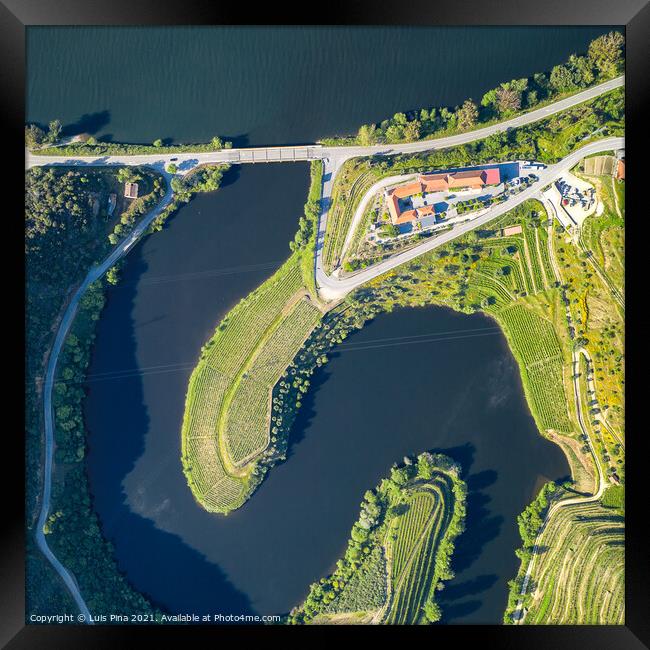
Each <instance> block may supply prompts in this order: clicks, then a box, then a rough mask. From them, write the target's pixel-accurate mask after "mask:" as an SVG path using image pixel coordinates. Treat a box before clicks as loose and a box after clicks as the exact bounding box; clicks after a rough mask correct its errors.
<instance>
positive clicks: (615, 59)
mask: <svg viewBox="0 0 650 650" xmlns="http://www.w3.org/2000/svg"><path fill="white" fill-rule="evenodd" d="M624 43H625V39H624V38H623V35H622V34H621V33H620V32H609V34H603V35H602V36H599V37H598V38H597V39H595V40H593V41H592V42H591V43H590V45H589V52H588V57H589V60H590V61H591V63H592V64H593V65H594V66H595V67H596V69H597V70H598V71H599V72H600V74H601V75H602V76H604V77H613V76H614V75H615V74H616V73H617V72H619V70H621V69H622V67H623V45H624Z"/></svg>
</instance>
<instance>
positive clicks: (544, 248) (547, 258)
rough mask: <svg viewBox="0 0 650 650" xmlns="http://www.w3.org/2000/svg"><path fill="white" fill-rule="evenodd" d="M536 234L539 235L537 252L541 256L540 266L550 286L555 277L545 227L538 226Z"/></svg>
mask: <svg viewBox="0 0 650 650" xmlns="http://www.w3.org/2000/svg"><path fill="white" fill-rule="evenodd" d="M537 236H538V237H539V252H540V255H541V258H542V267H543V269H544V276H545V277H546V283H547V285H548V286H549V287H552V286H554V284H555V280H556V278H555V271H554V270H553V264H552V262H551V253H550V251H549V249H548V232H547V230H546V229H545V228H539V229H538V230H537Z"/></svg>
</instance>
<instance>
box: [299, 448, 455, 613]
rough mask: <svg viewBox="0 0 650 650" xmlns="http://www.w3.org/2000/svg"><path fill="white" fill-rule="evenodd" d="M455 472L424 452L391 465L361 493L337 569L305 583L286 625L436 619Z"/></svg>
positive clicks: (447, 568) (451, 535) (449, 542)
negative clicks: (305, 588) (306, 586)
mask: <svg viewBox="0 0 650 650" xmlns="http://www.w3.org/2000/svg"><path fill="white" fill-rule="evenodd" d="M460 474H461V469H460V467H459V466H458V465H457V464H455V463H454V462H453V460H452V459H450V458H448V457H446V456H443V455H442V454H430V453H428V452H424V453H422V454H420V455H419V456H418V457H417V458H405V459H404V464H403V465H400V466H397V465H395V466H394V467H393V468H392V469H391V473H390V477H389V478H385V479H384V480H383V481H382V482H381V483H380V484H379V485H378V486H377V487H376V488H375V489H374V490H368V491H366V493H365V494H364V499H363V501H362V503H361V513H360V515H359V519H358V520H357V521H356V522H355V524H354V525H353V526H352V532H351V534H350V540H349V541H348V545H347V548H346V550H345V554H344V556H343V557H342V558H341V559H340V560H338V561H337V570H336V571H335V572H334V573H333V574H332V575H331V576H328V577H327V578H324V579H321V580H320V581H319V582H317V583H315V584H313V585H312V586H311V588H310V590H309V594H308V595H307V598H306V599H305V602H304V603H302V604H301V605H300V606H298V607H296V608H295V609H294V610H293V611H292V612H291V614H290V616H289V619H288V622H289V623H290V624H292V625H297V624H304V623H312V624H315V625H323V624H336V625H340V624H360V623H381V622H385V623H388V624H392V625H414V624H420V623H435V622H436V621H438V620H439V619H440V606H439V605H438V603H437V602H436V593H437V592H439V591H441V590H442V589H443V588H444V584H443V583H442V581H443V580H450V579H452V578H453V577H454V574H453V572H452V571H451V559H452V554H453V551H454V540H455V539H456V537H457V536H458V535H459V534H460V533H462V532H463V530H464V519H465V500H466V497H467V486H466V485H465V483H464V482H463V481H462V480H461V478H460Z"/></svg>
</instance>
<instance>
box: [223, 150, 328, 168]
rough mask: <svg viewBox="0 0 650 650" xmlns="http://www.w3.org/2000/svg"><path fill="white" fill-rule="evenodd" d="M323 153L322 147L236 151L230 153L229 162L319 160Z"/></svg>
mask: <svg viewBox="0 0 650 650" xmlns="http://www.w3.org/2000/svg"><path fill="white" fill-rule="evenodd" d="M321 151H322V148H321V146H320V145H309V146H304V147H264V148H254V149H234V150H233V151H231V152H229V153H228V162H230V163H234V164H237V163H269V162H292V161H299V160H319V159H320V158H322V157H323V154H322V153H321Z"/></svg>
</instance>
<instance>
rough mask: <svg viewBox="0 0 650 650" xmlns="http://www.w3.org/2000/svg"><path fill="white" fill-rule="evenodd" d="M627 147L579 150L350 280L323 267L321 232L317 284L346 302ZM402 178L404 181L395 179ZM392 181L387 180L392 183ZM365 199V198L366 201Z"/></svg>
mask: <svg viewBox="0 0 650 650" xmlns="http://www.w3.org/2000/svg"><path fill="white" fill-rule="evenodd" d="M624 146H625V139H624V138H621V137H612V138H605V139H603V140H599V141H597V142H592V143H590V144H587V145H585V146H584V147H581V148H580V149H577V150H576V151H574V152H573V153H571V154H569V155H568V156H567V157H566V158H563V159H562V160H561V161H560V162H558V163H556V164H555V165H549V166H548V167H546V168H545V169H543V170H539V171H538V177H539V180H538V181H537V182H535V183H532V184H531V185H530V186H529V187H528V188H526V189H525V190H523V191H522V192H520V193H519V194H516V195H515V196H512V197H510V198H509V199H508V200H507V201H505V202H504V203H500V204H498V205H496V206H495V207H493V208H491V209H490V210H489V211H488V212H487V213H485V214H483V215H481V216H480V217H476V218H475V219H472V220H471V221H468V222H466V223H463V224H460V225H457V226H456V227H455V228H454V229H453V230H450V231H448V232H445V233H443V234H441V235H439V236H437V237H434V238H432V239H429V240H427V241H425V242H423V243H422V244H420V245H419V246H415V247H414V248H411V249H409V250H407V251H404V252H403V253H398V254H397V255H394V256H393V257H390V258H389V259H387V260H384V261H383V262H380V263H378V264H375V265H373V266H371V267H369V268H367V269H364V270H363V271H360V272H358V273H355V274H354V275H350V276H348V277H346V278H337V277H335V276H334V275H327V274H326V273H325V271H324V269H323V264H322V235H324V226H323V227H322V228H319V237H318V243H317V247H316V283H317V285H318V288H319V293H320V294H321V295H322V296H323V298H326V299H328V300H337V299H340V298H343V297H344V296H345V295H347V294H348V293H349V292H350V291H352V290H353V289H356V288H357V287H359V286H361V285H362V284H365V283H366V282H368V281H370V280H372V279H373V278H376V277H377V276H378V275H381V274H382V273H386V272H387V271H390V270H391V269H393V268H395V267H396V266H399V265H400V264H404V263H405V262H408V261H410V260H413V259H415V258H416V257H419V256H420V255H422V254H423V253H426V252H428V251H431V250H433V249H435V248H438V247H439V246H443V245H444V244H447V243H448V242H450V241H452V240H453V239H456V238H458V237H460V236H461V235H463V234H465V233H467V232H469V231H470V230H475V229H476V228H479V227H481V226H484V225H486V224H487V223H489V222H490V221H492V220H493V219H496V218H497V217H498V216H500V215H502V214H504V213H506V212H508V211H510V210H512V209H513V208H514V207H516V206H517V205H519V204H520V203H523V202H524V201H527V200H528V199H531V198H534V197H535V196H536V195H537V194H538V192H539V190H540V189H541V188H542V187H544V186H545V185H548V184H549V183H551V182H553V181H554V180H555V179H556V178H557V177H558V176H560V175H562V174H563V173H564V172H566V171H567V170H568V169H571V168H572V167H573V166H574V165H576V164H577V163H578V161H579V160H580V159H581V158H583V157H584V156H588V155H590V154H593V153H598V152H600V151H610V150H612V149H622V148H623V147H624ZM394 178H400V177H394ZM388 180H390V179H385V181H388ZM364 198H365V197H364ZM362 200H363V199H362Z"/></svg>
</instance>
